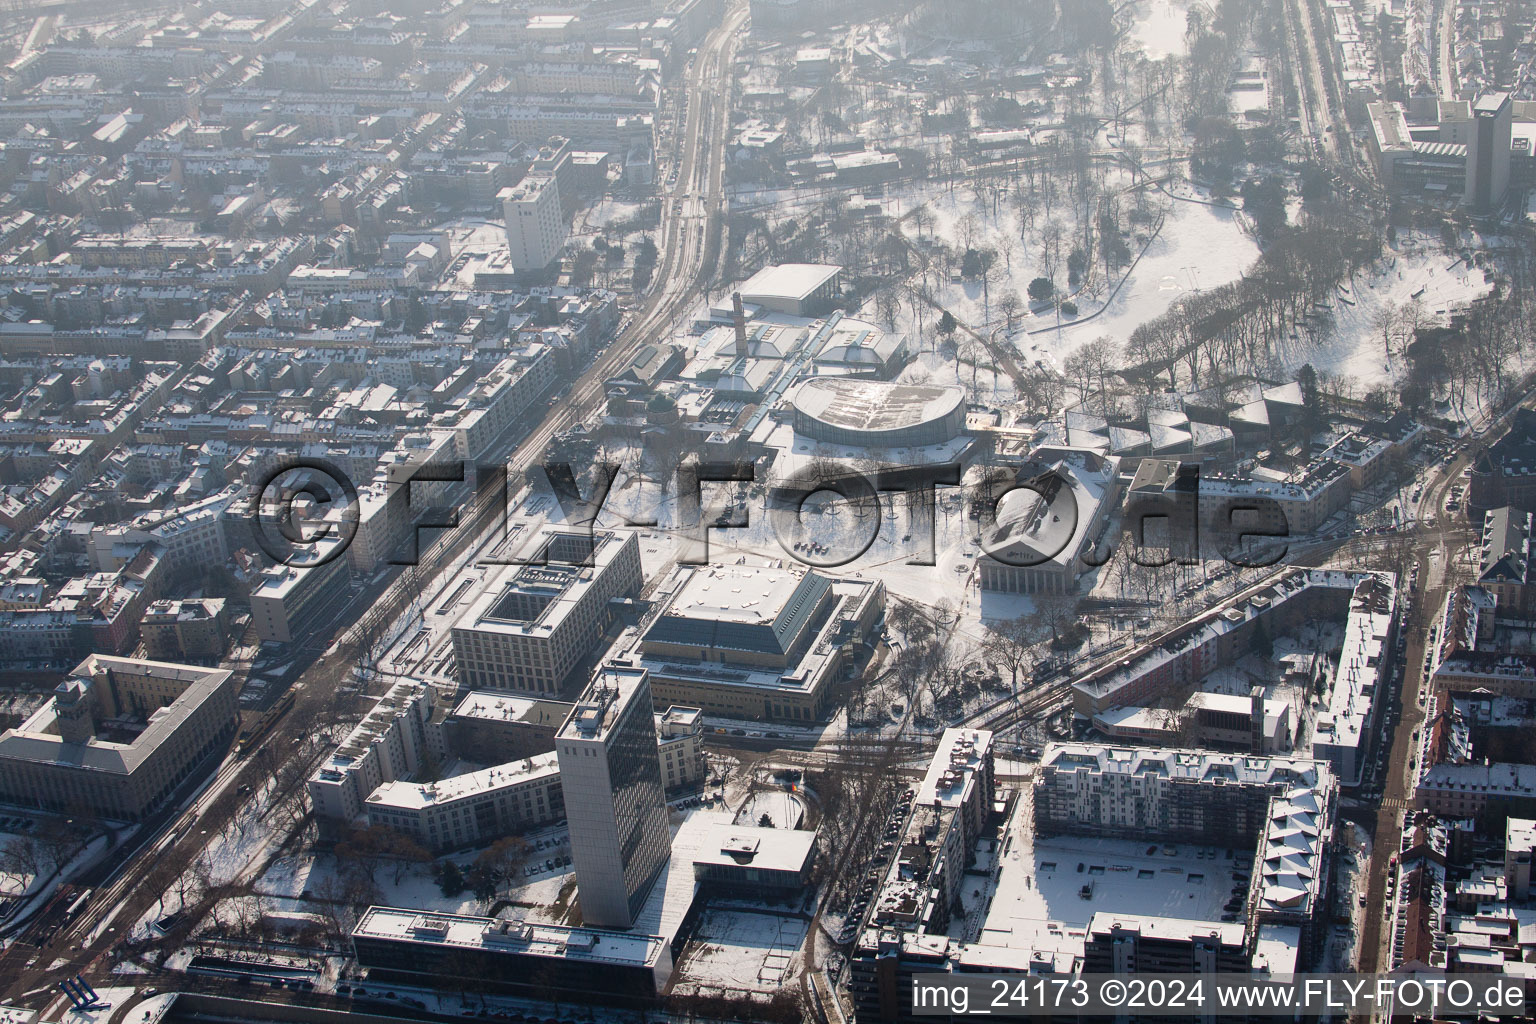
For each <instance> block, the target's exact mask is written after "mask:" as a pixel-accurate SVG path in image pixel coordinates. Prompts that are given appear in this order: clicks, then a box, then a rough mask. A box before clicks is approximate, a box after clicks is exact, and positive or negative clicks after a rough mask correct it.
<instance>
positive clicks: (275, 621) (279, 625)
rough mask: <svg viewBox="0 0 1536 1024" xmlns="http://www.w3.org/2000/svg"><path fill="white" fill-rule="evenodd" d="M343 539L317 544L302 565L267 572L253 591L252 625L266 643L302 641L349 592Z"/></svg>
mask: <svg viewBox="0 0 1536 1024" xmlns="http://www.w3.org/2000/svg"><path fill="white" fill-rule="evenodd" d="M343 548H344V543H343V538H342V537H341V536H338V535H336V534H334V533H332V534H331V535H328V536H326V537H324V538H322V539H321V540H319V541H317V542H316V543H315V546H314V549H313V551H314V554H313V555H312V556H311V557H310V558H308V559H306V560H305V561H304V562H302V563H295V564H289V565H275V566H272V567H271V568H268V569H263V570H262V572H261V574H260V575H259V576H257V578H256V584H255V586H253V587H252V588H251V624H252V625H254V626H255V627H256V636H257V637H258V638H260V639H261V640H262V641H263V642H271V643H291V642H293V641H294V640H302V639H303V638H304V637H305V636H306V635H308V633H309V631H310V630H311V629H313V628H314V626H315V625H316V623H317V622H318V621H319V620H320V618H321V616H322V615H324V614H325V613H326V612H327V611H328V610H330V609H331V608H332V607H334V605H335V602H336V601H337V600H338V599H339V598H341V597H342V596H343V595H344V594H345V593H346V591H347V580H348V578H349V576H350V570H349V569H348V565H347V560H346V558H345V557H344V555H343V550H342V549H343Z"/></svg>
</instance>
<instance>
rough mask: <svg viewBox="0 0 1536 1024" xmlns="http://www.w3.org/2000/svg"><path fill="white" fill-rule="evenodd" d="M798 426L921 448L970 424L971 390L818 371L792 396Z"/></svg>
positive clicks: (822, 434) (828, 438)
mask: <svg viewBox="0 0 1536 1024" xmlns="http://www.w3.org/2000/svg"><path fill="white" fill-rule="evenodd" d="M791 404H792V406H793V409H794V423H795V432H796V433H797V434H801V435H804V436H805V437H809V438H811V439H813V440H816V441H825V442H827V443H828V444H844V445H861V446H864V447H882V448H918V447H923V446H925V445H933V444H947V443H948V442H950V441H953V440H954V439H955V438H956V437H958V436H959V435H960V434H961V433H963V432H964V430H965V391H964V389H962V388H960V387H958V386H956V385H948V386H943V387H938V386H933V385H927V384H895V383H891V382H889V381H878V380H866V379H851V378H847V377H817V378H813V379H811V380H808V381H806V382H805V383H804V384H801V385H800V386H799V387H798V388H797V389H796V390H795V393H794V395H793V396H792V398H791Z"/></svg>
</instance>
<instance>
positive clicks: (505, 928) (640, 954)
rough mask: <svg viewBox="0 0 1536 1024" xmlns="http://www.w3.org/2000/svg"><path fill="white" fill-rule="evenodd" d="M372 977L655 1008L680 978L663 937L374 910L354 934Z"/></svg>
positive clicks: (360, 960)
mask: <svg viewBox="0 0 1536 1024" xmlns="http://www.w3.org/2000/svg"><path fill="white" fill-rule="evenodd" d="M352 949H353V953H354V954H355V955H356V957H357V962H358V963H359V964H360V965H361V966H362V967H364V968H366V969H367V970H368V973H369V978H370V979H373V978H380V979H389V978H399V979H400V980H401V981H403V982H406V983H412V984H427V985H443V984H447V985H450V986H453V987H455V988H457V989H458V990H459V991H463V990H464V988H465V987H467V986H469V985H474V986H486V987H489V988H490V989H492V990H493V991H500V992H506V993H509V994H512V995H520V996H524V997H529V998H535V999H551V1000H561V1001H570V1000H577V1001H581V1002H586V1001H588V1000H591V999H593V998H599V999H602V1000H603V1001H605V1002H621V1003H622V1002H629V1003H638V1004H641V1005H650V1004H651V1002H652V1001H653V1000H655V998H656V997H657V996H659V995H660V994H661V993H662V992H663V991H664V990H665V989H666V985H667V981H668V979H669V978H670V977H671V975H672V948H671V944H670V943H669V942H668V941H667V940H666V939H664V938H662V937H660V936H656V935H640V934H630V933H626V932H615V931H602V930H596V929H592V928H571V927H565V926H562V925H550V924H534V923H531V922H528V921H515V920H513V921H509V920H504V919H499V918H491V917H466V916H462V915H458V914H424V913H422V912H421V911H417V910H404V909H397V908H392V907H370V908H369V909H368V912H367V913H365V914H364V915H363V917H362V919H361V920H359V921H358V923H357V927H356V928H354V929H353V931H352Z"/></svg>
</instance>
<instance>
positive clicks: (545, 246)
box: [496, 174, 569, 270]
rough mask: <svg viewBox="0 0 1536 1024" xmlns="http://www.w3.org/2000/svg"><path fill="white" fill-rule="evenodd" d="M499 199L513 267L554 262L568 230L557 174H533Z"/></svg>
mask: <svg viewBox="0 0 1536 1024" xmlns="http://www.w3.org/2000/svg"><path fill="white" fill-rule="evenodd" d="M496 198H498V199H500V200H501V212H502V216H503V217H505V218H506V223H507V247H508V249H509V250H510V251H511V259H512V267H513V269H514V270H543V269H544V268H545V267H547V266H549V265H550V264H551V263H553V262H554V260H555V257H556V256H558V255H560V247H561V246H563V245H565V239H566V235H567V234H568V232H569V226H568V225H567V224H566V221H565V213H564V211H563V210H562V209H561V207H560V187H559V186H558V185H556V184H555V179H554V177H553V176H551V175H538V174H530V175H528V176H527V177H526V178H524V179H523V180H522V181H520V182H518V183H517V184H516V185H513V186H511V187H510V188H504V189H502V190H501V191H500V192H499V193H497V196H496Z"/></svg>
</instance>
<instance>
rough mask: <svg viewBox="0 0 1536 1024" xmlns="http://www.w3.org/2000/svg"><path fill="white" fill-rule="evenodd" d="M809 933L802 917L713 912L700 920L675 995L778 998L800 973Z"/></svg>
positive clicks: (680, 969) (682, 964)
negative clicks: (756, 994) (747, 994)
mask: <svg viewBox="0 0 1536 1024" xmlns="http://www.w3.org/2000/svg"><path fill="white" fill-rule="evenodd" d="M805 933H806V921H805V920H804V919H803V918H800V917H792V916H788V915H780V914H770V913H762V912H756V911H750V910H735V909H731V910H727V909H722V908H715V907H711V908H710V909H708V910H706V911H704V913H703V915H702V916H701V917H700V918H699V926H698V930H697V931H696V932H695V933H694V936H693V941H692V942H691V943H690V944H689V946H688V950H687V952H686V953H684V955H683V958H682V961H681V963H680V965H679V968H678V969H679V974H680V977H679V980H678V981H677V983H676V985H675V987H674V991H682V992H686V993H690V994H692V993H715V992H723V993H727V994H729V993H736V992H742V991H747V992H760V993H765V994H772V993H776V992H778V991H779V990H780V989H781V988H783V987H784V985H785V983H786V982H788V981H790V980H791V979H793V977H794V976H795V973H796V972H797V970H798V964H799V961H800V946H801V944H802V943H803V942H804V941H805Z"/></svg>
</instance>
